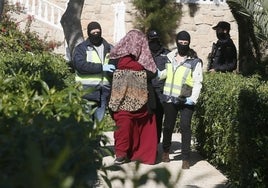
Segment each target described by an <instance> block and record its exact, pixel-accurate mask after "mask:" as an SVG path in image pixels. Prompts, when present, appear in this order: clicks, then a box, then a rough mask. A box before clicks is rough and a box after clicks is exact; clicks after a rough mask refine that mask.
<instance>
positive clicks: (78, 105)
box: [0, 52, 107, 188]
mask: <svg viewBox="0 0 268 188" xmlns="http://www.w3.org/2000/svg"><path fill="white" fill-rule="evenodd" d="M0 72H1V74H0V86H1V87H0V143H1V147H0V169H1V170H0V187H5V188H11V187H22V188H23V187H25V188H26V187H27V188H28V187H33V188H34V187H40V188H42V187H44V188H47V187H50V188H53V187H55V188H59V187H78V188H79V187H92V186H93V185H94V184H95V183H98V175H97V171H98V170H99V169H101V168H102V150H101V147H100V145H99V142H100V140H102V141H103V142H105V141H106V139H107V138H106V137H104V136H101V135H102V132H103V130H104V126H103V125H102V124H100V125H98V126H97V128H95V127H94V123H93V122H92V121H91V119H90V114H88V113H87V112H86V111H85V109H86V108H83V106H84V105H86V101H85V100H83V99H82V95H83V94H84V92H89V91H82V90H81V89H80V87H81V86H80V85H78V84H75V83H74V78H73V74H71V73H70V71H69V68H68V65H67V64H66V62H65V61H64V60H63V59H62V58H61V57H59V56H57V55H53V54H48V53H46V52H44V53H37V54H32V53H11V54H7V53H2V52H0ZM91 113H93V111H92V112H91ZM104 150H105V148H104ZM100 151H101V152H100Z"/></svg>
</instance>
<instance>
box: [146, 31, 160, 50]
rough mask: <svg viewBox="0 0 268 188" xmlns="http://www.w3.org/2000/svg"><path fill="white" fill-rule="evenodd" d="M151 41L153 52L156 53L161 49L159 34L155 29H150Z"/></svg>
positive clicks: (150, 46) (149, 38)
mask: <svg viewBox="0 0 268 188" xmlns="http://www.w3.org/2000/svg"><path fill="white" fill-rule="evenodd" d="M147 37H148V41H149V48H150V50H151V52H152V53H154V54H156V53H157V52H158V51H159V50H160V49H161V43H160V40H159V35H158V33H157V32H156V31H155V30H150V31H149V32H148V34H147Z"/></svg>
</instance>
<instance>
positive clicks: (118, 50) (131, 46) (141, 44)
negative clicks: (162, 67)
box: [110, 29, 156, 73]
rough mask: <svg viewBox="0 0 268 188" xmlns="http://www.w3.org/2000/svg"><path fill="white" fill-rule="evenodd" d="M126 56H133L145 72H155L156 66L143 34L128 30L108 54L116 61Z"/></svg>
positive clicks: (135, 30)
mask: <svg viewBox="0 0 268 188" xmlns="http://www.w3.org/2000/svg"><path fill="white" fill-rule="evenodd" d="M127 55H133V56H135V58H136V59H135V60H136V61H138V62H139V63H140V64H141V65H142V66H143V67H144V68H145V69H146V70H149V71H151V72H153V73H155V72H156V65H155V62H154V60H153V57H152V54H151V51H150V49H149V46H148V41H147V38H146V36H145V34H143V33H142V32H141V31H139V30H137V29H133V30H130V31H129V32H128V33H127V34H126V35H125V36H124V37H123V38H122V39H121V40H120V41H119V42H118V43H117V44H116V45H115V46H114V48H113V49H112V50H111V52H110V58H111V59H118V58H121V57H124V56H127Z"/></svg>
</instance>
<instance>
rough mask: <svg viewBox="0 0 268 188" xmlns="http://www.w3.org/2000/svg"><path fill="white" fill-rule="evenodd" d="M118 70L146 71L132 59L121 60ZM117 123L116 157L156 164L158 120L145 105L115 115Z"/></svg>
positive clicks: (115, 133) (115, 134)
mask: <svg viewBox="0 0 268 188" xmlns="http://www.w3.org/2000/svg"><path fill="white" fill-rule="evenodd" d="M117 68H118V69H131V70H136V71H138V70H144V69H143V67H142V66H141V65H140V64H139V63H138V62H136V61H134V60H132V58H131V57H129V56H127V57H124V58H121V59H120V61H119V63H118V66H117ZM113 119H114V121H115V123H116V127H117V128H116V130H115V132H114V140H115V154H116V157H127V158H129V159H130V160H131V161H140V162H141V163H144V164H155V162H156V157H157V156H156V154H157V131H156V118H155V115H154V114H150V113H149V112H148V110H147V105H146V104H145V105H144V106H143V107H142V108H141V109H139V110H137V111H134V112H129V111H123V110H120V111H117V112H114V113H113Z"/></svg>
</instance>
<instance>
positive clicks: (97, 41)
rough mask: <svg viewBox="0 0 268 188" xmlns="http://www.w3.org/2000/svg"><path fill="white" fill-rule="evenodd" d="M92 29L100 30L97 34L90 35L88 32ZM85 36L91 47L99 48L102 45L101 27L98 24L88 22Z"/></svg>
mask: <svg viewBox="0 0 268 188" xmlns="http://www.w3.org/2000/svg"><path fill="white" fill-rule="evenodd" d="M94 29H100V32H99V33H97V34H91V33H90V32H91V31H92V30H94ZM87 35H88V38H89V40H90V42H91V43H92V44H93V45H95V46H100V45H101V44H102V41H103V38H102V37H101V26H100V24H99V23H98V22H90V23H89V24H88V26H87Z"/></svg>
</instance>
